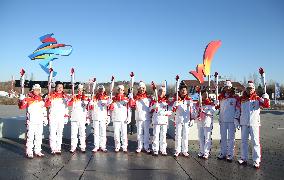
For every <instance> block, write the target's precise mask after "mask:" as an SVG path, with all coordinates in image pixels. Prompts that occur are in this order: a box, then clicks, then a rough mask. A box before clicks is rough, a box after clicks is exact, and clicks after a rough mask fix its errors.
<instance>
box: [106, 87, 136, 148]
mask: <svg viewBox="0 0 284 180" xmlns="http://www.w3.org/2000/svg"><path fill="white" fill-rule="evenodd" d="M109 110H110V111H111V120H112V122H113V128H114V142H115V152H119V150H120V147H121V144H122V150H123V152H125V153H127V146H128V139H127V124H129V123H130V121H131V112H130V107H129V99H128V97H126V96H125V95H124V86H123V85H119V86H117V94H116V96H115V97H113V99H112V103H111V105H110V106H109ZM121 142H122V143H121Z"/></svg>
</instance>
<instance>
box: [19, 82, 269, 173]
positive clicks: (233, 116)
mask: <svg viewBox="0 0 284 180" xmlns="http://www.w3.org/2000/svg"><path fill="white" fill-rule="evenodd" d="M152 85H153V86H152V87H153V90H154V95H153V96H152V95H149V94H147V92H146V84H145V83H144V82H143V81H140V82H139V84H138V86H137V93H136V94H135V95H134V93H133V83H132V86H131V90H130V92H129V93H128V95H126V93H125V87H124V86H123V85H118V86H117V87H116V93H115V94H114V96H113V95H112V94H113V92H112V91H113V89H114V81H113V79H112V83H111V90H110V91H111V93H110V95H109V96H108V95H107V93H106V90H105V87H104V86H103V85H99V86H97V87H96V89H97V91H96V92H94V93H92V95H91V97H88V96H86V95H85V94H84V89H83V85H81V84H79V85H78V91H77V94H75V93H74V92H73V93H72V95H67V94H66V93H65V92H64V90H63V84H62V83H57V84H56V87H55V90H54V91H53V92H49V93H48V95H47V96H46V97H45V98H43V97H42V96H41V87H40V85H38V84H35V85H34V86H33V87H32V91H31V92H29V93H28V94H27V95H26V96H25V95H23V94H21V95H20V97H19V107H20V109H27V123H26V125H27V134H26V155H27V157H28V158H33V157H34V156H38V157H42V156H44V154H43V153H42V152H41V145H42V134H43V126H46V125H49V142H50V148H51V154H54V155H55V154H60V153H61V145H62V138H63V137H62V136H63V128H64V125H65V124H67V123H68V121H69V120H70V121H71V148H70V152H71V153H75V152H76V150H77V146H78V139H79V142H80V144H79V147H80V150H81V152H85V151H86V125H89V124H92V126H93V129H94V133H93V135H94V148H93V150H92V152H93V153H96V152H98V151H102V152H107V146H106V142H107V135H106V129H107V126H108V125H109V123H110V122H112V124H113V129H114V142H115V149H114V151H115V152H119V151H120V150H122V151H123V152H125V153H127V151H128V149H127V147H128V138H127V136H128V134H127V130H128V127H127V126H128V124H129V123H130V122H131V118H132V111H134V113H133V115H135V121H136V127H137V149H136V152H137V153H140V152H142V151H144V152H146V153H152V154H153V156H158V154H159V153H161V155H163V156H166V155H167V141H166V134H167V129H168V124H169V121H170V120H171V121H173V122H174V126H175V153H174V156H175V157H178V156H179V155H182V156H185V157H188V156H189V153H188V146H189V145H188V142H189V136H190V127H191V126H193V124H194V122H195V123H197V128H198V137H199V153H198V157H200V158H204V159H208V158H209V156H210V150H211V145H212V140H211V134H212V129H213V117H214V113H215V111H216V110H217V109H219V112H220V113H219V125H220V135H221V141H220V146H221V148H220V154H219V155H218V159H220V160H221V159H225V160H227V161H229V162H232V161H233V159H234V148H235V132H236V129H240V128H241V138H242V143H241V158H240V159H239V160H238V162H239V164H241V165H246V164H247V161H248V137H249V135H250V136H251V141H252V145H253V148H252V151H253V153H252V159H253V166H254V167H255V168H259V167H260V162H261V146H260V137H259V134H260V130H259V128H260V109H261V107H263V108H268V107H269V106H270V101H269V96H268V94H266V93H264V94H263V95H262V97H259V96H258V95H257V94H256V91H255V85H254V83H253V82H252V81H249V82H248V83H247V85H246V90H245V91H244V92H243V94H242V96H238V95H237V94H236V93H235V91H234V88H233V87H232V83H231V81H230V80H226V81H225V83H224V88H223V89H222V91H221V93H220V94H219V95H218V97H217V98H216V100H212V99H211V98H209V95H208V93H209V90H208V89H204V90H200V97H199V100H197V101H195V100H193V99H192V98H191V97H190V96H189V95H188V94H189V93H188V87H187V85H186V84H185V83H184V81H181V83H179V84H177V90H176V92H177V93H176V96H175V97H172V98H169V97H167V95H166V87H165V86H161V87H159V88H157V87H156V85H155V84H152ZM73 91H74V90H73ZM69 107H70V108H69ZM69 109H71V111H69ZM151 126H152V127H153V138H152V141H151V137H150V133H149V130H150V128H151ZM78 135H79V136H78ZM150 144H152V149H150Z"/></svg>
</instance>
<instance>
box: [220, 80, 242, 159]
mask: <svg viewBox="0 0 284 180" xmlns="http://www.w3.org/2000/svg"><path fill="white" fill-rule="evenodd" d="M238 101H239V96H238V95H236V94H235V89H234V88H233V87H232V82H231V81H230V80H226V81H225V82H224V88H223V90H222V92H221V94H220V95H219V97H218V106H217V108H219V109H220V114H219V124H220V135H221V140H220V145H221V148H220V154H219V155H218V159H219V160H222V159H226V160H227V161H228V162H232V161H233V159H234V149H235V132H236V128H238V129H239V121H237V120H236V119H235V116H236V112H237V102H238ZM227 137H228V138H227Z"/></svg>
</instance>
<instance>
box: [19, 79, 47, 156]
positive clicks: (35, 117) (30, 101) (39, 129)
mask: <svg viewBox="0 0 284 180" xmlns="http://www.w3.org/2000/svg"><path fill="white" fill-rule="evenodd" d="M40 93H41V87H40V85H39V84H35V85H33V87H32V91H31V92H30V93H29V94H28V97H25V96H24V95H23V94H21V95H20V97H19V103H18V105H19V108H20V109H27V113H26V114H27V121H26V126H27V133H26V138H27V139H26V156H27V157H28V158H33V157H34V155H35V156H37V157H43V156H44V154H43V153H42V152H41V144H42V134H43V125H44V126H46V125H47V124H48V120H47V111H46V107H45V102H44V100H43V99H42V97H41V95H40Z"/></svg>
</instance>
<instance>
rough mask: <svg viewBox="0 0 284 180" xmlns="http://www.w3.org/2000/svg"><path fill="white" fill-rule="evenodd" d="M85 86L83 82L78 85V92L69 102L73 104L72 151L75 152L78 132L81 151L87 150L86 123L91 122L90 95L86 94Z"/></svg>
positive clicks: (70, 104)
mask: <svg viewBox="0 0 284 180" xmlns="http://www.w3.org/2000/svg"><path fill="white" fill-rule="evenodd" d="M83 89H84V87H83V85H82V84H79V85H78V94H77V95H74V96H73V97H72V98H71V100H70V101H69V102H68V105H69V106H72V112H71V149H70V152H71V153H74V152H75V151H76V148H77V144H78V138H77V136H78V133H79V139H80V149H81V152H83V153H84V152H85V151H86V124H89V123H90V122H89V118H88V112H87V105H88V97H87V96H85V94H84V91H83Z"/></svg>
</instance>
